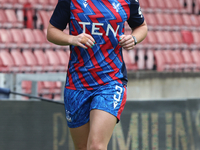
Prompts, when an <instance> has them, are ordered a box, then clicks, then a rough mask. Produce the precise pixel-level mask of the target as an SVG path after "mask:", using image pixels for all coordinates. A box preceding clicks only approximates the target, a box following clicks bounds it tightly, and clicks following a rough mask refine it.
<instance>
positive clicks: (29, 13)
mask: <svg viewBox="0 0 200 150" xmlns="http://www.w3.org/2000/svg"><path fill="white" fill-rule="evenodd" d="M22 1H23V0H22ZM23 8H24V9H23V15H24V18H25V21H24V26H25V27H26V28H31V29H33V28H34V20H33V15H34V10H33V9H32V5H31V2H27V1H26V2H25V3H24V5H23Z"/></svg>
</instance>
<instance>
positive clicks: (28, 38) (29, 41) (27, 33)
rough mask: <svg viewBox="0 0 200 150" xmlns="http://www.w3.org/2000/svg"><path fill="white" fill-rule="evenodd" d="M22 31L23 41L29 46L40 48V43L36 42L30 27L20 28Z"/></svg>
mask: <svg viewBox="0 0 200 150" xmlns="http://www.w3.org/2000/svg"><path fill="white" fill-rule="evenodd" d="M22 33H23V35H24V39H25V42H26V43H27V44H29V48H40V44H39V43H37V41H36V39H35V36H34V34H33V30H32V29H30V28H24V29H22Z"/></svg>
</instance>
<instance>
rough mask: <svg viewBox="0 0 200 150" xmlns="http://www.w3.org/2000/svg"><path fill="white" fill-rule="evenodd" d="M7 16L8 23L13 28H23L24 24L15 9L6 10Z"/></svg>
mask: <svg viewBox="0 0 200 150" xmlns="http://www.w3.org/2000/svg"><path fill="white" fill-rule="evenodd" d="M5 14H6V17H7V21H8V22H9V23H11V24H12V27H14V28H22V27H23V22H20V21H19V20H18V19H17V16H16V13H15V11H14V9H6V10H5Z"/></svg>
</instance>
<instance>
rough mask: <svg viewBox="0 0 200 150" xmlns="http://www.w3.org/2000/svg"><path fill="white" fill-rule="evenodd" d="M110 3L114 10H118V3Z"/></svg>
mask: <svg viewBox="0 0 200 150" xmlns="http://www.w3.org/2000/svg"><path fill="white" fill-rule="evenodd" d="M112 5H113V8H114V9H115V10H116V12H118V11H119V6H120V3H115V2H113V3H112Z"/></svg>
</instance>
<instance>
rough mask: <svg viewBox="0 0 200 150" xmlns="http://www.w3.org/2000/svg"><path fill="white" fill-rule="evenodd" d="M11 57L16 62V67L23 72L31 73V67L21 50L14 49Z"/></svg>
mask: <svg viewBox="0 0 200 150" xmlns="http://www.w3.org/2000/svg"><path fill="white" fill-rule="evenodd" d="M10 53H11V56H12V57H13V60H14V62H15V65H16V66H18V67H19V68H20V71H21V72H30V71H31V67H30V66H28V65H27V63H26V60H25V58H24V56H23V55H22V53H21V52H20V50H19V49H12V50H11V52H10Z"/></svg>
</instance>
